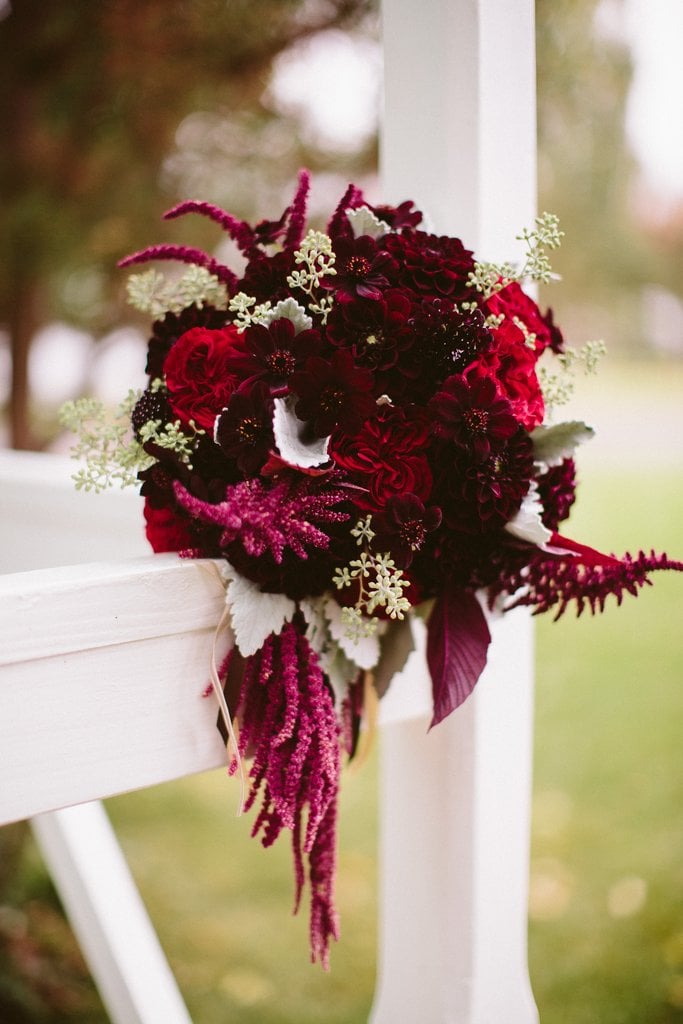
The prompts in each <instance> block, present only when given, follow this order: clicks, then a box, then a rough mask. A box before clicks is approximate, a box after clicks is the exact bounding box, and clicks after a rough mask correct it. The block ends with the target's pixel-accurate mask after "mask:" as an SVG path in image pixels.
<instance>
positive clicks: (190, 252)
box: [118, 245, 238, 291]
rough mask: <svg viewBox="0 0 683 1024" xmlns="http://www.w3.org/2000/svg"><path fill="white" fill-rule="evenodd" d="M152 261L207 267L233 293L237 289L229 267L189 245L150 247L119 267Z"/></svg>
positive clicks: (127, 258)
mask: <svg viewBox="0 0 683 1024" xmlns="http://www.w3.org/2000/svg"><path fill="white" fill-rule="evenodd" d="M152 260H177V261H178V262H179V263H193V264H195V265H196V266H198V267H205V268H206V270H208V271H209V273H210V274H215V276H216V277H217V278H218V280H219V281H222V282H223V284H224V285H226V286H227V287H228V289H229V290H230V291H233V290H235V289H236V287H237V282H238V278H237V275H236V274H233V272H232V270H230V268H229V267H226V266H225V265H224V264H223V263H219V262H218V260H215V259H214V258H213V257H212V256H209V255H208V254H207V253H205V252H202V250H201V249H194V248H192V247H191V246H187V245H150V246H149V247H148V248H147V249H140V251H139V252H134V253H132V254H131V255H130V256H125V257H124V258H123V259H122V260H119V262H118V266H119V267H132V266H133V265H134V264H135V263H151V262H152Z"/></svg>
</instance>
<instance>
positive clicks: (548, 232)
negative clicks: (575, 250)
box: [467, 213, 564, 299]
mask: <svg viewBox="0 0 683 1024" xmlns="http://www.w3.org/2000/svg"><path fill="white" fill-rule="evenodd" d="M534 223H535V225H536V227H535V228H534V229H533V230H532V229H530V228H525V229H524V231H522V233H521V235H517V236H516V237H517V241H519V242H524V243H525V245H526V248H527V252H526V257H525V260H524V263H523V264H522V266H521V267H519V268H518V267H515V265H514V264H513V263H485V262H481V263H475V265H474V270H473V271H472V272H471V273H470V275H469V277H468V279H467V283H468V284H469V285H470V287H472V288H476V290H477V291H478V292H480V293H481V295H482V296H483V298H485V299H488V298H490V296H491V295H494V294H495V292H499V291H501V290H502V289H503V288H505V287H506V285H509V284H511V283H512V282H513V281H517V282H520V283H521V282H522V281H527V280H530V281H536V282H538V283H539V284H548V282H549V281H550V280H551V278H552V267H551V265H550V257H549V256H548V250H550V251H552V250H554V249H558V248H559V246H560V242H561V240H562V237H563V236H564V231H560V222H559V218H558V217H557V216H556V215H555V214H554V213H542V214H541V216H540V217H536V220H535V222H534Z"/></svg>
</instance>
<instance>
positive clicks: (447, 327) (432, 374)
mask: <svg viewBox="0 0 683 1024" xmlns="http://www.w3.org/2000/svg"><path fill="white" fill-rule="evenodd" d="M408 327H409V330H410V334H411V344H410V345H409V346H407V358H406V360H405V363H406V367H405V373H406V374H407V375H408V376H412V377H413V388H414V389H415V391H414V400H415V401H417V400H420V399H422V400H424V399H427V398H428V397H429V396H431V395H433V394H434V392H435V391H436V390H437V388H438V386H439V384H440V383H441V382H442V381H443V380H445V379H446V378H447V377H450V376H452V375H453V374H455V373H464V372H465V370H466V369H467V368H468V367H469V366H470V364H471V363H472V362H473V361H474V360H475V359H477V358H478V357H479V356H480V354H481V353H482V352H484V351H486V350H487V349H490V348H491V346H492V345H493V335H492V334H491V331H490V330H489V329H488V328H487V327H486V325H485V323H484V316H483V314H482V313H481V311H480V310H478V309H475V310H470V311H469V312H466V313H462V312H460V310H459V309H458V307H457V306H456V305H455V304H454V303H453V302H452V301H451V300H450V299H441V298H436V299H424V300H423V301H422V302H421V303H420V305H419V306H418V307H417V308H415V309H414V311H413V314H412V316H411V318H410V320H409V322H408Z"/></svg>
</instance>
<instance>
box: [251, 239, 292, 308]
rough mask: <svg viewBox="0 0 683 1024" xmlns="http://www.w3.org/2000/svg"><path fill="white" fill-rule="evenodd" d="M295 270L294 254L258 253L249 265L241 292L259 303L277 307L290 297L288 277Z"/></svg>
mask: <svg viewBox="0 0 683 1024" xmlns="http://www.w3.org/2000/svg"><path fill="white" fill-rule="evenodd" d="M293 270H294V253H293V252H291V251H289V250H283V251H281V252H276V253H275V254H274V255H273V256H267V255H266V254H265V253H263V252H260V251H257V252H256V253H255V254H254V255H253V256H252V258H251V259H250V260H249V262H248V263H247V267H246V270H245V271H244V276H243V277H242V280H241V281H240V282H239V290H240V291H243V292H245V293H246V294H247V295H251V296H252V297H253V298H255V299H256V301H257V302H266V301H268V300H270V302H271V303H272V304H273V305H275V304H276V303H277V302H279V301H280V300H281V299H286V298H288V296H289V295H290V288H289V285H288V284H287V276H288V275H289V274H291V273H292V271H293Z"/></svg>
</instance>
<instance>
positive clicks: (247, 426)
mask: <svg viewBox="0 0 683 1024" xmlns="http://www.w3.org/2000/svg"><path fill="white" fill-rule="evenodd" d="M262 430H263V424H262V423H261V422H260V421H259V420H257V419H255V418H254V417H253V416H245V417H244V419H243V420H241V421H240V424H239V426H238V427H237V433H238V434H239V436H240V438H241V439H242V441H244V443H245V444H256V443H257V442H258V441H259V439H260V436H261V432H262Z"/></svg>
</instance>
